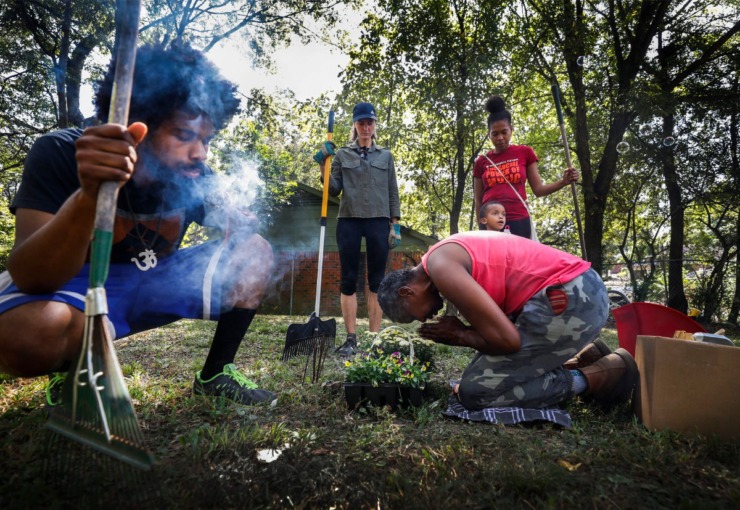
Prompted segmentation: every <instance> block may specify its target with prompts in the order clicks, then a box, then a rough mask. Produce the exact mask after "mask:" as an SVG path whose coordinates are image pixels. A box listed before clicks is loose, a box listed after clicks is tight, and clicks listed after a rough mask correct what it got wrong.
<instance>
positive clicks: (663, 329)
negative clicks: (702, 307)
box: [612, 303, 706, 356]
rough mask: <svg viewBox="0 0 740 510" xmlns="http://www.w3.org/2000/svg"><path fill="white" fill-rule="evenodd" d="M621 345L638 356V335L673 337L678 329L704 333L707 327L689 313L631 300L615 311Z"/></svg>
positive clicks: (613, 313) (613, 311)
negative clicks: (636, 346) (636, 349)
mask: <svg viewBox="0 0 740 510" xmlns="http://www.w3.org/2000/svg"><path fill="white" fill-rule="evenodd" d="M612 315H613V316H614V322H615V323H616V325H617V337H618V338H619V346H620V347H622V348H623V349H627V351H629V353H630V354H632V356H634V355H635V344H636V343H637V335H651V336H663V337H668V338H673V334H674V333H675V332H676V331H681V330H683V331H686V332H687V333H700V332H706V330H705V329H704V328H703V327H702V326H701V324H699V323H698V322H696V321H695V320H694V319H692V318H691V317H689V316H688V315H684V314H682V313H681V312H679V311H677V310H674V309H673V308H668V307H667V306H663V305H658V304H655V303H630V304H628V305H624V306H620V307H619V308H615V309H613V310H612Z"/></svg>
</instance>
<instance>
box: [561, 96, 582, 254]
mask: <svg viewBox="0 0 740 510" xmlns="http://www.w3.org/2000/svg"><path fill="white" fill-rule="evenodd" d="M552 96H553V98H554V99H555V110H556V112H557V114H558V124H559V125H560V138H561V139H562V141H563V147H564V148H565V162H566V164H567V165H568V168H571V167H572V166H573V162H572V161H571V159H570V147H569V146H568V134H567V133H566V131H565V119H564V117H563V108H562V106H561V105H560V90H559V89H558V86H557V85H553V86H552ZM570 193H571V195H572V196H573V208H574V210H575V213H576V223H577V224H578V240H579V241H580V243H581V254H582V255H583V260H588V255H586V240H585V239H584V237H583V227H582V226H581V209H580V206H579V205H578V192H577V191H576V184H575V183H574V182H571V183H570Z"/></svg>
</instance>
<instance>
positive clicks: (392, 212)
mask: <svg viewBox="0 0 740 510" xmlns="http://www.w3.org/2000/svg"><path fill="white" fill-rule="evenodd" d="M340 193H341V194H342V198H341V200H340V202H339V214H338V215H337V217H338V218H389V219H390V218H400V217H401V205H400V200H399V198H398V184H397V182H396V167H395V163H394V162H393V155H392V154H391V151H389V150H388V149H385V148H383V147H380V146H379V145H376V144H375V142H373V145H372V147H370V149H369V150H368V153H367V159H363V158H361V157H360V147H359V145H357V142H356V141H354V142H352V143H350V144H349V145H347V146H346V147H342V148H341V149H339V150H337V155H336V156H334V159H333V160H332V162H331V178H330V179H329V194H330V195H331V196H333V197H336V196H337V195H339V194H340Z"/></svg>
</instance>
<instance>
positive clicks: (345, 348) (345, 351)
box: [334, 333, 357, 356]
mask: <svg viewBox="0 0 740 510" xmlns="http://www.w3.org/2000/svg"><path fill="white" fill-rule="evenodd" d="M356 350H357V335H356V334H354V333H349V334H348V335H347V340H346V341H345V342H344V343H343V344H342V345H340V346H339V347H337V350H335V351H334V354H338V355H340V356H352V355H353V354H354V353H355V351H356Z"/></svg>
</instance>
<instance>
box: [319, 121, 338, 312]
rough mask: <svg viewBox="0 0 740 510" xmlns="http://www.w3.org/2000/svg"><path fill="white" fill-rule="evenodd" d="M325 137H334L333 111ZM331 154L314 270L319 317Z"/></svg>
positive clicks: (327, 158) (330, 139)
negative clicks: (315, 270)
mask: <svg viewBox="0 0 740 510" xmlns="http://www.w3.org/2000/svg"><path fill="white" fill-rule="evenodd" d="M326 139H327V140H329V141H330V142H331V141H332V140H333V139H334V112H333V111H330V112H329V123H328V126H327V129H326ZM331 159H332V158H331V156H327V157H326V160H325V161H324V189H323V193H322V195H321V233H320V234H319V264H318V270H317V272H316V302H315V303H314V305H315V306H314V310H316V317H317V318H318V317H319V308H320V307H321V273H322V269H323V266H324V236H325V233H326V214H327V209H328V208H329V176H330V175H329V174H330V172H331Z"/></svg>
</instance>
